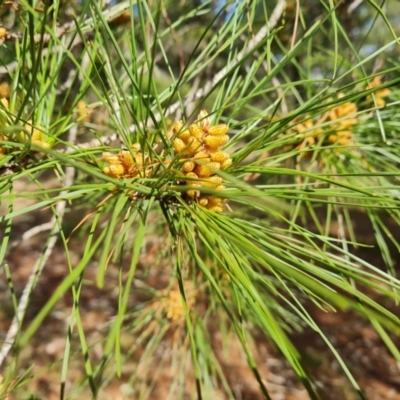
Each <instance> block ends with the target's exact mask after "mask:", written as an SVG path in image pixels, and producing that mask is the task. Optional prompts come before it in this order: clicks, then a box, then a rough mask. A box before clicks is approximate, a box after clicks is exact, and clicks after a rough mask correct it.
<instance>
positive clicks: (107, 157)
mask: <svg viewBox="0 0 400 400" xmlns="http://www.w3.org/2000/svg"><path fill="white" fill-rule="evenodd" d="M103 160H104V161H106V162H108V163H109V164H120V161H119V157H118V155H117V154H113V153H109V152H108V151H106V152H104V153H103Z"/></svg>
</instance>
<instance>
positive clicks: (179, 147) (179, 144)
mask: <svg viewBox="0 0 400 400" xmlns="http://www.w3.org/2000/svg"><path fill="white" fill-rule="evenodd" d="M172 145H173V148H174V152H175V153H181V152H182V151H183V150H185V148H186V144H185V142H184V141H183V140H182V139H179V138H177V139H175V140H174V142H173V144H172Z"/></svg>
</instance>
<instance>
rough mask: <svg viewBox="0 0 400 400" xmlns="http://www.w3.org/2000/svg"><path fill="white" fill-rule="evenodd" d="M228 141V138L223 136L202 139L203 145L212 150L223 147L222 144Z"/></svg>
mask: <svg viewBox="0 0 400 400" xmlns="http://www.w3.org/2000/svg"><path fill="white" fill-rule="evenodd" d="M228 141H229V136H228V135H225V136H211V135H210V136H207V137H206V138H205V139H204V143H205V144H206V145H207V146H209V147H211V148H212V149H216V148H218V147H220V146H223V145H224V144H226V143H228Z"/></svg>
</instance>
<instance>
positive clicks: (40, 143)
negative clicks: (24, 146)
mask: <svg viewBox="0 0 400 400" xmlns="http://www.w3.org/2000/svg"><path fill="white" fill-rule="evenodd" d="M32 144H34V145H36V146H39V147H41V148H42V149H49V148H50V143H47V142H43V141H42V140H32Z"/></svg>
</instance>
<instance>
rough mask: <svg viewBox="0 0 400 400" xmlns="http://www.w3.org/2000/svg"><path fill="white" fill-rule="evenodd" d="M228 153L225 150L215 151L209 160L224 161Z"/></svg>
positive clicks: (227, 157)
mask: <svg viewBox="0 0 400 400" xmlns="http://www.w3.org/2000/svg"><path fill="white" fill-rule="evenodd" d="M229 157H230V156H229V153H227V152H226V151H216V152H215V153H212V154H211V161H216V162H219V163H223V162H224V161H226V160H228V159H229Z"/></svg>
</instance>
